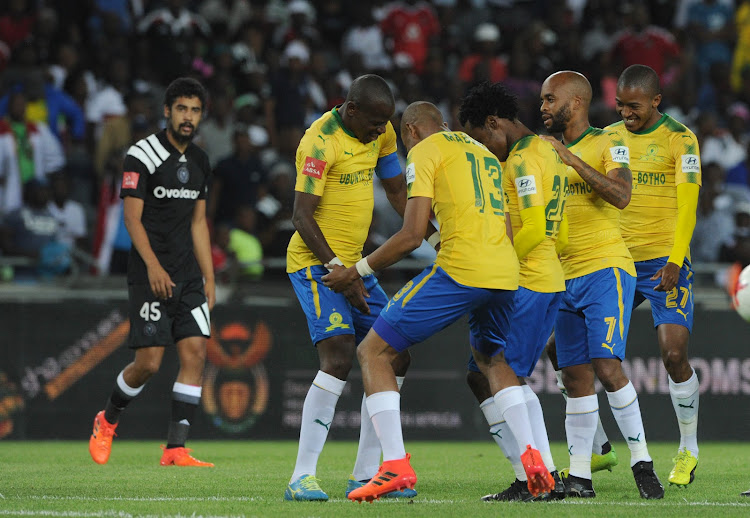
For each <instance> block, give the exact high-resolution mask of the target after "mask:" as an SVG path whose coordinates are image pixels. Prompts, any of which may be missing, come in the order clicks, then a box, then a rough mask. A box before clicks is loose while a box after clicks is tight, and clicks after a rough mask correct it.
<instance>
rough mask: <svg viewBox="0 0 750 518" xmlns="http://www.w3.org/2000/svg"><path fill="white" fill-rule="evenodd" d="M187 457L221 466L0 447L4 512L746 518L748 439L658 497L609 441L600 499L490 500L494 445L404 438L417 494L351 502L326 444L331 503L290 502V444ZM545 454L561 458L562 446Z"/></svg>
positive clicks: (665, 457)
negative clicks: (100, 459)
mask: <svg viewBox="0 0 750 518" xmlns="http://www.w3.org/2000/svg"><path fill="white" fill-rule="evenodd" d="M190 446H191V447H193V448H194V450H195V451H194V455H195V456H196V457H197V458H199V459H202V460H208V461H212V462H214V463H216V468H213V469H210V468H177V467H161V466H159V458H160V455H161V450H160V449H159V446H158V442H157V441H143V442H136V441H125V440H119V439H115V444H114V448H113V452H112V457H111V458H110V460H109V463H108V464H107V465H105V466H98V465H96V464H94V463H93V462H92V461H91V459H90V458H89V454H88V450H87V444H86V443H85V442H82V441H81V442H54V441H49V442H31V441H29V442H0V516H49V517H71V518H77V517H81V518H83V517H99V516H101V517H117V518H125V517H129V516H154V517H156V516H170V517H177V516H180V517H183V516H184V517H189V516H192V517H199V516H203V517H207V516H247V517H249V516H262V517H265V516H284V517H312V516H320V517H338V516H358V517H359V516H364V517H375V516H385V517H388V518H391V517H401V516H405V517H430V518H435V517H440V516H451V517H454V518H455V517H463V516H467V517H475V516H476V517H481V516H503V517H516V516H518V517H521V516H523V517H525V518H527V517H536V516H554V517H555V518H565V517H576V518H580V517H583V516H607V517H619V516H623V517H628V518H630V517H633V516H649V517H652V518H656V517H659V518H660V517H679V518H684V517H688V516H700V517H701V518H704V517H706V516H721V517H728V516H744V517H746V516H750V498H747V497H741V496H740V495H739V494H740V492H742V491H745V490H747V489H750V470H748V466H749V465H750V462H749V461H750V443H703V444H701V456H700V464H699V466H698V470H697V476H696V480H695V482H694V483H693V484H691V486H689V487H688V488H687V489H678V488H676V487H669V486H665V487H666V496H665V498H664V500H661V501H644V500H641V499H640V498H639V496H638V490H637V489H636V487H635V484H634V482H633V477H632V475H631V472H630V469H629V467H628V465H629V463H628V458H629V454H628V450H627V447H626V446H625V444H624V443H615V449H616V450H617V452H618V454H619V456H620V464H619V465H618V466H617V467H615V469H614V471H613V472H612V473H609V472H606V471H605V472H601V473H596V474H595V475H594V488H595V489H596V491H597V497H596V498H595V499H593V500H585V501H582V500H572V499H569V500H564V501H562V502H554V503H529V504H520V503H504V502H494V503H485V502H481V501H480V500H479V497H480V496H482V495H484V494H487V493H490V492H497V491H498V490H500V489H504V488H505V487H506V486H507V484H509V483H510V482H511V481H512V479H513V474H512V471H511V469H510V466H509V464H508V463H507V461H506V460H505V459H504V458H502V456H501V454H500V451H499V449H498V448H497V447H496V446H495V444H494V443H492V442H490V441H487V442H407V449H408V451H409V452H410V453H411V454H412V465H413V466H414V468H415V470H416V472H417V476H418V478H419V481H418V483H417V487H416V489H417V490H418V491H419V496H418V497H417V498H415V499H414V500H413V501H396V500H381V501H378V502H374V503H372V504H365V503H363V504H357V503H354V502H350V501H348V500H346V499H345V498H344V488H345V486H346V480H347V477H348V476H349V473H350V470H351V469H352V465H353V461H354V456H355V454H356V444H355V443H354V442H338V441H331V442H329V443H328V444H327V445H326V447H325V449H324V451H323V454H322V455H321V458H320V462H319V464H318V477H319V478H320V480H321V486H322V488H323V490H325V491H326V492H328V494H329V496H330V497H331V500H330V501H329V502H326V503H319V502H285V501H283V499H282V495H283V493H284V489H285V487H286V484H287V482H288V479H289V476H290V475H291V472H292V468H293V465H294V459H295V455H296V448H297V446H296V443H294V442H290V441H285V442H267V441H259V442H254V441H250V440H247V441H234V442H229V441H226V442H219V441H193V442H192V443H191V444H190ZM649 449H650V453H651V455H652V456H653V457H654V459H655V466H656V470H657V474H658V475H659V477H660V479H661V480H662V483H664V484H665V485H666V479H667V475H668V473H669V470H670V469H671V467H672V464H671V457H672V456H673V455H674V449H675V445H674V444H665V443H650V444H649ZM552 453H553V455H554V457H555V459H556V460H557V462H559V465H558V467H560V468H561V467H565V466H566V465H567V460H566V450H565V446H564V445H563V444H561V443H556V444H554V445H553V449H552Z"/></svg>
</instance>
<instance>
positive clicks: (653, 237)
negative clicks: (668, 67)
mask: <svg viewBox="0 0 750 518" xmlns="http://www.w3.org/2000/svg"><path fill="white" fill-rule="evenodd" d="M609 127H610V128H612V129H614V130H616V131H618V132H619V133H620V134H621V135H623V136H624V137H625V141H626V143H627V146H628V147H629V148H630V168H631V170H632V171H633V195H632V198H631V199H630V203H629V204H628V206H627V207H625V209H623V211H622V217H621V220H620V221H621V228H622V237H623V238H625V244H626V245H627V246H628V248H629V249H630V253H631V254H632V256H633V260H635V261H647V260H649V259H656V258H657V257H669V255H670V254H671V252H672V246H673V245H674V237H675V231H676V229H677V184H680V183H695V184H698V185H701V161H700V152H699V151H698V139H696V138H695V134H694V133H693V132H692V131H690V130H689V129H688V128H686V127H685V126H683V125H682V124H680V123H679V122H677V121H676V120H674V119H673V118H672V117H670V116H669V115H667V114H666V113H665V114H664V115H662V117H661V118H660V119H659V121H658V122H657V123H656V124H654V125H653V126H652V127H650V128H648V129H646V130H643V131H639V132H638V133H632V132H630V131H628V130H627V129H626V128H625V124H624V123H623V122H622V121H620V122H618V123H615V124H612V125H611V126H609ZM687 258H688V259H690V250H689V249H688V252H687Z"/></svg>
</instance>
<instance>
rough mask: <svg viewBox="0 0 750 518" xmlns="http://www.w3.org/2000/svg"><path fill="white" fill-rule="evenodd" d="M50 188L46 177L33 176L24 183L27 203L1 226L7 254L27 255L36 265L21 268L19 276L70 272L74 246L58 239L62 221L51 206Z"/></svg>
mask: <svg viewBox="0 0 750 518" xmlns="http://www.w3.org/2000/svg"><path fill="white" fill-rule="evenodd" d="M49 200H50V189H49V185H48V184H47V181H46V180H45V179H37V178H35V179H33V180H30V181H29V182H27V183H26V184H25V185H24V202H25V203H24V205H23V206H22V207H21V208H19V209H16V210H14V211H13V212H11V213H10V214H8V215H7V216H6V217H5V218H4V220H3V224H2V227H0V251H2V253H3V255H7V256H15V257H26V258H29V259H33V260H34V261H35V266H34V267H19V268H16V270H15V274H16V275H15V276H16V279H19V278H20V279H27V278H30V277H33V276H34V274H36V273H38V274H40V275H43V276H45V277H47V276H50V275H54V274H60V273H64V272H65V271H67V269H68V268H69V266H70V249H69V247H67V246H66V245H64V244H62V243H60V242H59V241H57V233H58V222H57V220H56V219H55V218H54V216H53V215H52V214H51V213H50V211H49V209H48V208H47V205H48V203H49Z"/></svg>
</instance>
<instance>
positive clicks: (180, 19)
mask: <svg viewBox="0 0 750 518" xmlns="http://www.w3.org/2000/svg"><path fill="white" fill-rule="evenodd" d="M185 3H186V2H185V0H167V1H166V7H161V8H157V9H154V10H153V11H151V12H149V13H148V14H147V15H146V16H145V17H144V18H143V19H142V20H141V21H140V22H139V23H138V26H137V30H138V33H139V34H142V35H143V38H140V39H139V44H140V45H141V48H140V58H142V59H143V60H145V61H146V62H148V63H149V64H150V66H151V69H152V70H154V71H155V72H156V74H157V76H158V77H159V78H160V80H161V82H162V83H168V82H169V81H170V80H171V79H173V78H175V77H177V76H179V75H181V74H183V73H185V71H187V70H189V66H190V63H191V62H192V61H193V58H194V57H195V56H193V55H191V50H192V42H193V40H194V39H195V38H209V37H210V36H211V27H210V26H209V25H208V22H206V20H205V19H204V18H203V17H202V16H200V15H198V14H196V13H194V12H192V11H190V10H189V9H188V8H187V7H185Z"/></svg>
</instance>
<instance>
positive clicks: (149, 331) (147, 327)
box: [143, 322, 156, 336]
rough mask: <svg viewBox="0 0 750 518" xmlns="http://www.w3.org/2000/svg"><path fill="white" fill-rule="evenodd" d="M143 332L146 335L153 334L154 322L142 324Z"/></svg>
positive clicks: (154, 329) (154, 333) (154, 332)
mask: <svg viewBox="0 0 750 518" xmlns="http://www.w3.org/2000/svg"><path fill="white" fill-rule="evenodd" d="M143 334H144V335H146V336H155V335H156V324H154V323H153V322H148V323H147V324H146V325H145V326H143Z"/></svg>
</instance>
